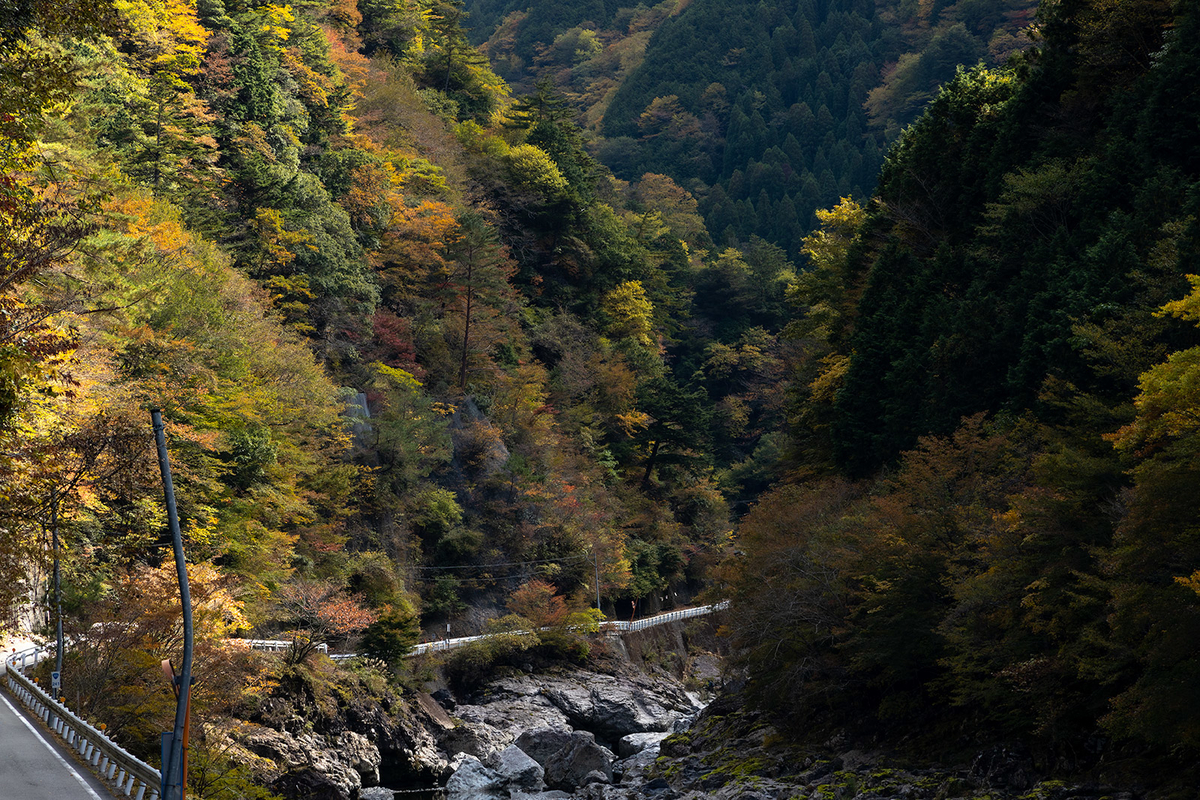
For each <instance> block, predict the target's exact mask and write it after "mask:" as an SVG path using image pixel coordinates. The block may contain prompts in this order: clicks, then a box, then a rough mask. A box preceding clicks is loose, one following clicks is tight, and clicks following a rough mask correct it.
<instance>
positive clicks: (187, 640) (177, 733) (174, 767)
mask: <svg viewBox="0 0 1200 800" xmlns="http://www.w3.org/2000/svg"><path fill="white" fill-rule="evenodd" d="M150 419H151V421H152V422H153V423H154V440H155V443H156V444H157V446H158V468H159V471H161V472H162V480H163V495H164V496H165V498H166V502H167V521H168V523H169V524H170V526H171V544H172V545H173V547H174V550H175V571H176V572H177V573H178V575H179V599H180V602H181V603H182V605H183V667H182V669H181V670H180V674H179V677H178V679H177V680H178V688H177V691H176V694H175V697H176V700H175V730H174V731H173V732H172V733H170V734H166V733H164V734H163V759H162V762H163V769H162V790H161V791H160V792H159V796H160V797H161V798H162V800H185V798H186V796H187V749H186V742H187V732H188V724H187V723H188V711H189V709H190V706H191V693H192V596H191V592H190V591H189V589H188V576H187V561H186V560H185V559H184V556H183V534H182V533H181V532H180V530H179V512H178V511H177V510H176V508H175V487H174V486H173V485H172V484H171V462H170V460H169V459H168V457H167V437H166V433H165V432H164V430H163V421H162V412H161V411H160V410H159V409H157V408H155V409H151V411H150Z"/></svg>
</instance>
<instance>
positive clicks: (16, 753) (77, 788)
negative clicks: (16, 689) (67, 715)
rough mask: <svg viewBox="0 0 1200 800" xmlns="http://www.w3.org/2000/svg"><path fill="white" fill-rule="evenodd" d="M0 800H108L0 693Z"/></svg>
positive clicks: (104, 792)
mask: <svg viewBox="0 0 1200 800" xmlns="http://www.w3.org/2000/svg"><path fill="white" fill-rule="evenodd" d="M0 754H3V755H0V797H6V798H7V797H11V798H14V800H15V799H16V798H20V800H112V797H113V795H112V794H111V793H109V791H108V789H107V788H105V786H104V785H103V784H101V783H100V781H99V780H98V779H97V778H96V777H95V776H93V775H92V774H91V772H90V771H89V770H87V769H86V768H85V767H83V766H81V765H80V764H78V763H77V762H76V761H75V760H74V759H73V758H72V757H71V755H70V753H69V752H68V751H67V750H65V749H63V748H60V747H59V746H58V743H57V741H55V740H54V737H52V736H51V735H49V734H48V733H47V732H46V731H45V730H44V729H42V728H41V727H40V726H39V725H37V724H36V723H35V722H33V721H32V720H30V719H29V718H28V717H26V716H25V714H24V713H23V711H22V710H21V707H20V704H19V703H17V702H15V701H13V699H12V698H11V697H10V696H9V694H8V692H5V691H2V690H0Z"/></svg>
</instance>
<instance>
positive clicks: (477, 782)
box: [446, 756, 509, 800]
mask: <svg viewBox="0 0 1200 800" xmlns="http://www.w3.org/2000/svg"><path fill="white" fill-rule="evenodd" d="M446 796H447V797H448V798H449V800H507V798H508V797H509V792H508V790H507V789H506V788H505V780H504V778H503V777H502V776H501V775H500V773H498V772H496V771H494V770H492V769H489V768H488V767H486V766H484V764H483V762H481V761H480V760H479V759H478V758H475V757H474V756H467V757H466V759H465V760H464V761H463V764H462V766H460V767H459V768H458V769H456V770H455V771H454V774H453V775H451V776H450V780H448V781H447V782H446Z"/></svg>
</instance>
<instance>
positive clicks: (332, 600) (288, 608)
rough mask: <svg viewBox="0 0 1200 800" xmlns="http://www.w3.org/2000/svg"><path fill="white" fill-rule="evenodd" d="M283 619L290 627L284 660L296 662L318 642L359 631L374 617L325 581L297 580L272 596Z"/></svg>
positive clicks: (374, 614) (313, 649)
mask: <svg viewBox="0 0 1200 800" xmlns="http://www.w3.org/2000/svg"><path fill="white" fill-rule="evenodd" d="M275 601H276V604H277V605H278V607H279V611H280V612H281V614H282V616H283V619H284V620H285V621H286V622H287V623H288V624H290V625H291V626H292V628H291V630H289V631H288V636H289V638H290V639H291V640H292V646H291V649H290V651H289V652H288V661H289V663H292V664H299V663H301V662H302V661H304V660H305V659H306V658H308V657H309V656H310V655H312V654H313V653H314V652H316V650H317V648H318V647H320V646H321V645H322V644H325V643H327V642H330V641H334V642H337V641H344V640H346V639H348V638H349V637H351V636H354V635H356V634H359V633H361V632H362V631H363V630H365V629H366V627H367V626H368V625H370V624H371V623H372V622H374V621H375V620H376V617H377V615H376V613H375V612H374V611H372V610H371V609H369V608H365V607H364V606H363V604H362V601H361V600H360V599H359V598H358V597H355V596H352V595H350V594H347V593H346V591H345V590H344V589H343V588H342V587H341V586H337V585H335V584H333V583H330V582H328V581H313V580H298V581H296V582H294V583H290V584H288V585H287V586H284V587H283V588H282V589H280V590H279V593H278V595H276V598H275Z"/></svg>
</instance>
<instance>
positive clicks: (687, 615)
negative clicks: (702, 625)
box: [600, 600, 729, 633]
mask: <svg viewBox="0 0 1200 800" xmlns="http://www.w3.org/2000/svg"><path fill="white" fill-rule="evenodd" d="M727 608H729V601H728V600H722V601H721V602H719V603H713V604H712V605H707V606H696V607H695V608H680V609H676V610H675V611H668V612H666V613H665V614H655V615H654V616H653V617H646V618H645V619H638V620H632V621H629V622H622V621H620V620H614V621H612V622H602V623H600V630H604V631H615V632H618V633H632V632H633V631H642V630H645V629H646V628H653V627H654V626H655V625H666V624H667V623H670V622H679V621H680V620H685V619H691V618H692V617H702V616H704V615H705V614H715V613H717V612H718V611H724V610H725V609H727Z"/></svg>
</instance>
